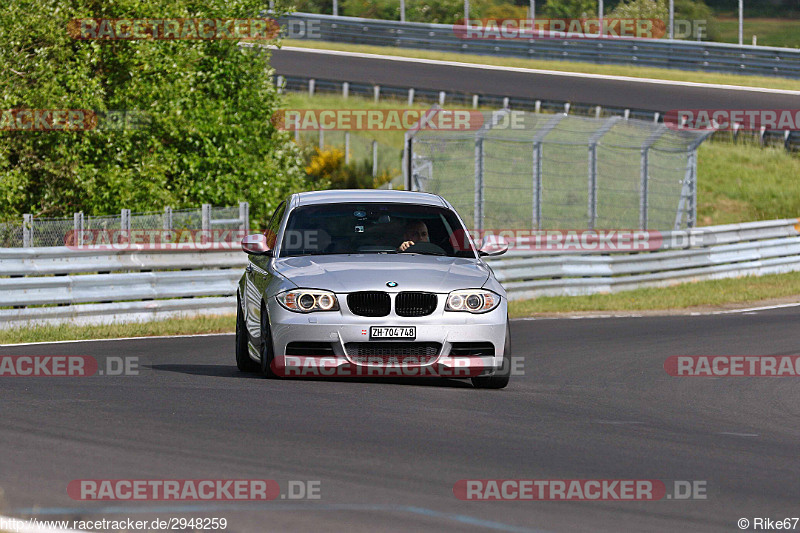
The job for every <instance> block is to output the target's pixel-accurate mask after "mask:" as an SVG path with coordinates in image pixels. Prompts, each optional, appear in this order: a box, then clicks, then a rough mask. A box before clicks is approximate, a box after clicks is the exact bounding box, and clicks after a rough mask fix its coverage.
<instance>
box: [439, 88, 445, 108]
mask: <svg viewBox="0 0 800 533" xmlns="http://www.w3.org/2000/svg"><path fill="white" fill-rule="evenodd" d="M444 98H445V92H444V91H439V105H441V106H443V105H444Z"/></svg>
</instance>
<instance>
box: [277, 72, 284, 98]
mask: <svg viewBox="0 0 800 533" xmlns="http://www.w3.org/2000/svg"><path fill="white" fill-rule="evenodd" d="M276 86H277V88H278V94H281V93H282V92H283V76H278V81H277V85H276Z"/></svg>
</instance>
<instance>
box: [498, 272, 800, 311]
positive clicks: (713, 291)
mask: <svg viewBox="0 0 800 533" xmlns="http://www.w3.org/2000/svg"><path fill="white" fill-rule="evenodd" d="M798 294H800V272H792V273H789V274H775V275H768V276H760V277H756V276H747V277H742V278H730V279H721V280H710V281H698V282H695V283H683V284H680V285H674V286H671V287H662V288H648V289H636V290H632V291H625V292H619V293H614V294H594V295H591V296H555V297H542V298H535V299H533V300H523V301H516V302H510V303H509V315H510V316H511V317H512V318H516V317H525V316H532V315H535V314H537V313H564V312H579V311H644V310H658V309H687V308H692V307H708V306H721V305H725V304H744V303H756V302H758V301H759V300H765V299H769V298H782V297H789V296H796V295H798Z"/></svg>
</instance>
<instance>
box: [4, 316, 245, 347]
mask: <svg viewBox="0 0 800 533" xmlns="http://www.w3.org/2000/svg"><path fill="white" fill-rule="evenodd" d="M235 325H236V315H233V314H232V315H209V316H198V317H185V318H171V319H167V320H158V321H153V322H132V323H129V324H108V325H98V326H76V325H73V324H59V325H33V326H24V327H14V328H11V329H0V345H2V344H13V343H19V342H52V341H67V340H79V339H114V338H117V337H152V336H159V335H188V334H197V333H227V332H232V331H234V327H235Z"/></svg>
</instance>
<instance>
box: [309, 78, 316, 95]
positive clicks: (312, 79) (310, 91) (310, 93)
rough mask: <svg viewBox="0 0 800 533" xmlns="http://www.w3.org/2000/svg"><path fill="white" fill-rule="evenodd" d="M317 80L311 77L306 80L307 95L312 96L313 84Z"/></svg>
mask: <svg viewBox="0 0 800 533" xmlns="http://www.w3.org/2000/svg"><path fill="white" fill-rule="evenodd" d="M316 83H317V80H315V79H314V78H311V79H310V80H308V96H314V86H315V85H316Z"/></svg>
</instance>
